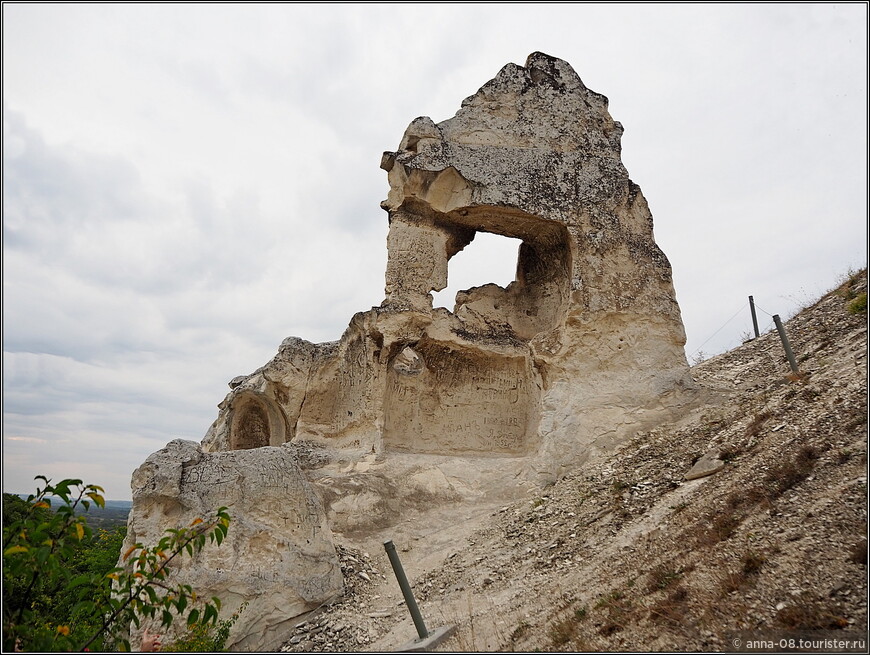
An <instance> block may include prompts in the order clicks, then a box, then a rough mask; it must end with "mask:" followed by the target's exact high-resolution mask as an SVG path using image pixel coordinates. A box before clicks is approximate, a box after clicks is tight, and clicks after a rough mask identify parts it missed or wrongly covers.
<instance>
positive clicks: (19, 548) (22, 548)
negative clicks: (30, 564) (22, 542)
mask: <svg viewBox="0 0 870 655" xmlns="http://www.w3.org/2000/svg"><path fill="white" fill-rule="evenodd" d="M26 552H27V546H12V548H7V549H6V550H4V551H3V555H4V556H6V557H9V556H10V555H14V554H15V553H26Z"/></svg>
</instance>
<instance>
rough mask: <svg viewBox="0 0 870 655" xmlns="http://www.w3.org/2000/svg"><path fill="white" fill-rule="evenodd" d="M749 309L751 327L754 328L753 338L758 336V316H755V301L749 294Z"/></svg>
mask: <svg viewBox="0 0 870 655" xmlns="http://www.w3.org/2000/svg"><path fill="white" fill-rule="evenodd" d="M749 311H751V312H752V329H753V330H755V338H756V339H757V338H758V337H759V334H758V318H756V316H755V301H754V300H753V299H752V296H749Z"/></svg>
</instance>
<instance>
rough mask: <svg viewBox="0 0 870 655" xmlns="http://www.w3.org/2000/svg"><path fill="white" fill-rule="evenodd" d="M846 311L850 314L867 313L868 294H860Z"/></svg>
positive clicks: (847, 306)
mask: <svg viewBox="0 0 870 655" xmlns="http://www.w3.org/2000/svg"><path fill="white" fill-rule="evenodd" d="M846 309H847V310H848V311H849V313H850V314H863V313H864V312H866V311H867V293H866V292H862V293H859V294H858V295H857V296H856V297H855V299H854V300H852V301H851V302H850V303H849V304H848V305H846Z"/></svg>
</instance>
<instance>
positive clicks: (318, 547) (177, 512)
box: [122, 439, 343, 651]
mask: <svg viewBox="0 0 870 655" xmlns="http://www.w3.org/2000/svg"><path fill="white" fill-rule="evenodd" d="M222 506H226V507H228V508H229V513H230V517H231V524H230V529H229V532H228V534H227V538H226V539H225V540H224V542H223V543H222V544H221V545H220V546H219V547H218V546H216V545H214V544H207V545H206V547H205V548H204V549H203V550H202V551H201V552H200V553H199V554H197V555H196V556H195V557H193V558H189V557H186V556H185V557H183V558H182V557H179V558H178V564H176V565H173V568H172V570H173V574H172V575H173V578H172V579H173V580H177V581H180V582H183V583H185V584H189V585H191V586H192V588H193V589H194V590H195V591H196V592H197V594H198V595H199V596H200V597H204V598H211V597H212V596H217V597H218V598H220V599H221V601H222V610H221V618H227V617H229V615H230V614H231V613H232V612H234V611H236V610H238V609H239V607H240V606H241V605H242V603H243V602H246V601H247V602H248V605H247V607H246V608H245V609H244V611H242V613H241V615H240V616H239V619H238V621H237V623H236V624H235V625H234V626H233V628H232V629H231V631H230V636H229V639H228V641H227V647H228V648H230V649H232V650H247V651H251V650H253V651H268V650H274V649H276V648H277V647H278V646H280V645H281V643H282V639H283V638H284V637H285V636H286V634H285V633H286V631H287V630H288V628H289V627H290V626H289V625H288V622H289V621H290V620H291V619H292V618H293V617H295V616H298V615H300V614H303V613H304V612H307V611H310V610H312V609H314V608H315V607H317V606H319V605H321V604H322V603H324V602H327V601H329V600H331V599H333V598H335V597H337V596H339V595H340V594H341V593H342V590H343V581H342V576H341V569H340V566H339V562H338V558H337V557H336V554H335V547H334V545H333V542H332V533H331V532H330V530H329V527H328V525H327V523H326V515H325V514H324V511H323V507H322V506H321V503H320V500H319V499H318V497H317V495H316V494H315V493H314V492H313V490H312V488H311V486H310V485H309V484H308V482H307V481H306V480H305V478H304V477H303V475H302V473H301V472H300V469H299V467H298V466H297V462H296V457H295V456H294V454H293V452H292V451H291V449H290V447H289V446H285V447H271V448H259V449H256V450H237V451H227V452H220V453H204V452H203V451H202V448H201V447H200V445H199V444H197V443H195V442H192V441H183V440H180V439H178V440H175V441H172V442H171V443H169V444H168V445H167V446H166V447H165V448H163V449H162V450H159V451H158V452H156V453H154V454H152V455H151V456H150V457H149V458H148V459H147V460H145V463H144V464H142V466H140V467H139V468H138V469H136V471H135V473H134V474H133V509H132V511H131V513H130V518H129V520H128V528H127V529H128V532H127V538H126V541H125V543H124V548H123V551H122V552H125V551H126V550H127V548H129V547H130V546H132V545H133V544H135V543H136V542H141V543H144V544H156V543H157V542H158V541H159V539H160V538H161V537H162V536H163V535H164V532H165V530H166V529H167V528H174V527H182V526H188V525H190V523H191V521H193V520H194V519H196V518H206V517H208V516H209V515H211V514H213V512H214V511H215V510H217V509H218V508H219V507H222ZM143 627H145V623H143ZM135 638H136V635H134V639H135ZM133 643H135V641H133Z"/></svg>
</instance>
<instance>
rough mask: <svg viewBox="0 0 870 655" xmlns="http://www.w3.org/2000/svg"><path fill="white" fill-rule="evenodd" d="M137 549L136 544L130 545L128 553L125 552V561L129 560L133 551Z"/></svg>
mask: <svg viewBox="0 0 870 655" xmlns="http://www.w3.org/2000/svg"><path fill="white" fill-rule="evenodd" d="M134 550H136V546H130V548H129V549H128V550H127V552H126V553H124V561H125V562H126V561H127V558H128V557H130V555H132V554H133V551H134Z"/></svg>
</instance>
